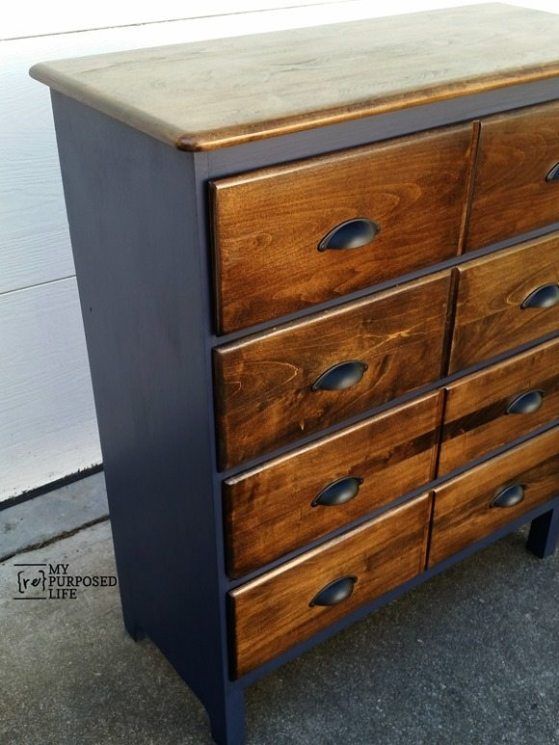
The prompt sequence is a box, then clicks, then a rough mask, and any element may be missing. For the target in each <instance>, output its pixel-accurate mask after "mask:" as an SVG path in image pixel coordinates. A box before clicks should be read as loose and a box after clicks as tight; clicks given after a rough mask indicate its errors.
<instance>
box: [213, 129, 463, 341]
mask: <svg viewBox="0 0 559 745" xmlns="http://www.w3.org/2000/svg"><path fill="white" fill-rule="evenodd" d="M470 141H471V125H463V126H459V127H451V128H445V129H441V130H438V131H435V132H431V133H427V134H423V135H416V136H413V137H405V138H400V139H397V140H391V141H388V142H384V143H380V144H377V145H372V146H368V147H361V148H355V149H352V150H348V151H345V152H341V153H336V154H334V155H329V156H325V157H320V158H312V159H309V160H305V161H299V162H296V163H291V164H288V165H285V166H279V167H273V168H267V169H264V170H259V171H253V172H251V173H246V174H243V175H240V176H234V177H231V178H225V179H220V180H218V181H214V182H213V183H212V184H211V200H212V220H213V244H214V273H215V286H216V302H217V307H216V316H217V326H218V330H219V331H220V332H221V333H227V332H230V331H234V330H236V329H240V328H244V327H246V326H251V325H253V324H256V323H260V322H262V321H266V320H269V319H272V318H277V317H279V316H283V315H285V314H287V313H291V312H294V311H297V310H300V309H302V308H305V307H308V306H310V305H312V304H314V303H320V302H323V301H326V300H329V299H331V298H334V297H337V296H340V295H344V294H346V293H349V292H353V291H355V290H358V289H360V288H362V287H367V286H369V285H373V284H376V283H378V282H382V281H384V280H387V279H389V278H392V277H397V276H399V275H402V274H405V273H406V272H410V271H412V270H414V269H418V268H421V267H425V266H428V265H429V264H434V263H437V262H439V261H442V260H444V259H448V258H450V257H452V256H454V255H455V254H456V253H457V250H458V243H459V238H460V231H461V225H462V217H463V210H464V203H465V192H466V187H467V174H468V161H469V158H468V155H469V148H470ZM357 219H359V220H361V222H353V223H349V224H348V225H346V226H345V227H344V228H343V229H342V230H340V231H339V232H337V233H335V234H334V235H331V234H332V231H334V230H335V229H336V227H338V226H340V225H341V224H343V223H347V222H348V221H356V220H357ZM329 234H330V241H329V243H328V241H326V243H328V245H329V246H330V247H329V248H328V247H326V246H325V239H326V238H327V237H328V236H329Z"/></svg>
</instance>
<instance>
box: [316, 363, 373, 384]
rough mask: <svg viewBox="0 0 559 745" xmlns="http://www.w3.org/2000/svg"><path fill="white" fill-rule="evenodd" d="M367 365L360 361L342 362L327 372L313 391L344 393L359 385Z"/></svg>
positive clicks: (321, 376)
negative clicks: (347, 389)
mask: <svg viewBox="0 0 559 745" xmlns="http://www.w3.org/2000/svg"><path fill="white" fill-rule="evenodd" d="M366 369H367V365H366V364H365V363H364V362H361V361H360V360H349V361H348V362H340V363H338V364H337V365H334V366H333V367H330V368H328V370H325V371H324V372H323V373H322V375H319V376H318V378H317V379H316V380H315V381H314V383H313V384H312V390H313V391H343V390H345V389H346V388H351V386H352V385H355V384H356V383H359V381H360V380H361V378H362V377H363V375H364V373H365V370H366Z"/></svg>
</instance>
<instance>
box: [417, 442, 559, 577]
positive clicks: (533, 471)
mask: <svg viewBox="0 0 559 745" xmlns="http://www.w3.org/2000/svg"><path fill="white" fill-rule="evenodd" d="M515 484H520V485H521V486H522V487H523V490H524V498H523V499H522V501H521V502H519V503H518V504H515V505H513V506H510V507H495V506H492V502H493V500H494V498H495V497H496V495H497V494H498V493H499V491H500V490H501V489H503V488H505V487H507V486H512V485H515ZM557 495H559V427H554V428H553V429H551V430H549V431H548V432H545V433H544V434H541V435H538V436H537V437H535V438H534V439H532V440H528V441H527V442H525V443H523V444H522V445H519V446H518V447H515V448H513V449H512V450H509V451H507V452H505V453H503V454H502V455H499V456H497V457H496V458H493V459H492V460H490V461H487V462H486V463H483V464H482V465H480V466H477V467H476V468H472V469H471V470H469V471H466V472H465V473H463V474H461V475H460V476H458V477H456V478H455V479H452V480H451V481H449V482H448V483H446V484H443V485H442V486H439V487H438V488H437V489H436V490H435V507H434V519H433V533H432V539H431V546H430V549H429V564H430V566H433V565H434V564H437V563H438V562H439V561H442V560H443V559H445V558H446V557H448V556H450V555H452V554H454V553H457V552H458V551H461V550H462V549H463V548H465V547H466V546H468V544H470V543H474V542H475V541H478V540H480V539H481V538H483V537H484V536H486V535H489V534H490V533H493V532H494V531H496V530H497V529H498V528H500V527H502V526H503V525H506V523H508V522H511V521H513V520H514V519H515V518H518V517H519V516H520V515H522V514H523V513H524V512H528V511H529V510H530V509H531V508H532V507H535V506H536V505H537V504H539V503H541V502H545V501H547V500H550V499H552V497H555V496H557Z"/></svg>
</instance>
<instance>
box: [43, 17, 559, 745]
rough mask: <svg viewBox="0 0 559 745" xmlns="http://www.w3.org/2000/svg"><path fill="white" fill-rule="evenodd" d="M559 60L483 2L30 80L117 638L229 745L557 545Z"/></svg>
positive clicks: (63, 65)
mask: <svg viewBox="0 0 559 745" xmlns="http://www.w3.org/2000/svg"><path fill="white" fill-rule="evenodd" d="M318 13H319V11H317V14H318ZM558 38H559V17H558V16H555V15H548V14H545V13H540V12H533V11H526V10H523V9H519V8H513V7H508V6H504V5H484V6H472V7H468V8H457V9H454V10H449V11H437V12H429V13H424V14H414V15H409V16H399V17H396V18H383V19H378V20H366V21H357V22H354V23H349V24H343V25H333V26H324V27H318V28H310V29H298V30H294V31H288V32H281V33H273V34H264V35H257V36H250V37H244V38H231V39H222V40H217V41H210V42H201V43H196V44H184V45H177V46H170V47H164V48H158V49H142V50H137V51H131V52H122V53H116V54H109V55H103V56H98V57H89V58H82V59H74V60H64V61H59V62H50V63H42V64H38V65H37V66H35V67H33V68H32V70H31V74H32V76H33V77H35V78H37V79H38V80H41V81H42V82H44V83H47V84H48V85H49V86H50V87H51V88H52V100H53V108H54V116H55V122H56V130H57V137H58V145H59V152H60V161H61V166H62V174H63V179H64V188H65V194H66V201H67V209H68V216H69V222H70V229H71V237H72V243H73V248H74V253H75V263H76V271H77V278H78V285H79V291H80V298H81V304H82V311H83V318H84V324H85V331H86V336H87V343H88V350H89V357H90V363H91V372H92V377H93V386H94V391H95V399H96V405H97V413H98V418H99V428H100V434H101V443H102V448H103V457H104V464H105V474H106V480H107V489H108V496H109V502H110V510H111V519H112V527H113V533H114V543H115V551H116V558H117V563H118V570H119V579H120V589H121V594H122V602H123V611H124V618H125V623H126V627H127V629H128V631H129V632H130V634H131V635H132V636H133V637H135V638H137V637H139V636H141V635H142V634H147V635H148V636H149V637H150V638H151V639H152V640H153V641H154V642H155V643H156V644H157V645H158V646H159V648H160V649H161V650H162V652H163V653H164V654H165V655H166V656H167V657H168V659H169V660H170V661H171V662H172V664H173V665H174V666H175V668H176V669H177V671H178V672H179V674H180V675H181V676H182V677H183V678H184V680H185V681H186V682H187V683H188V684H189V685H190V686H191V688H192V689H193V690H194V691H195V693H196V694H197V695H198V696H199V698H200V700H201V701H202V702H203V704H204V705H205V707H206V709H207V711H208V713H209V716H210V720H211V725H212V731H213V734H214V737H215V740H216V741H217V742H218V743H220V745H240V743H242V742H243V738H244V733H243V730H244V714H243V702H244V691H245V689H246V687H247V686H248V685H250V684H251V683H252V682H254V681H255V680H256V679H258V678H259V677H261V676H262V675H264V674H266V673H268V672H270V671H271V670H273V669H274V668H276V667H277V666H278V665H281V664H283V663H285V662H286V661H288V660H291V659H293V658H294V657H295V656H297V655H298V654H300V653H301V652H303V651H304V650H306V649H307V648H309V647H310V646H311V645H314V644H316V643H317V642H319V641H322V640H324V639H326V638H327V637H329V636H331V635H332V634H334V633H335V632H337V631H338V630H340V629H342V628H344V627H346V626H347V625H349V624H351V623H353V622H354V621H356V620H357V619H359V618H362V617H363V616H364V615H365V614H367V613H370V612H371V611H372V610H374V609H375V608H377V607H379V606H380V605H383V604H385V603H387V602H389V601H391V600H393V599H395V598H397V597H398V596H399V595H400V594H402V593H403V592H405V591H406V590H408V589H410V588H412V587H415V586H417V585H418V584H420V583H421V582H424V581H425V580H427V579H429V578H430V577H432V576H433V575H435V574H437V573H438V572H440V571H442V570H443V569H445V568H446V567H448V566H449V565H451V564H452V563H454V562H456V561H458V560H461V559H462V558H464V557H466V556H468V555H469V554H470V553H472V552H473V551H475V550H477V549H479V548H481V547H483V546H486V545H487V544H489V543H490V542H491V541H494V540H496V539H498V538H500V537H501V536H503V535H505V534H506V533H508V532H510V531H513V530H516V529H517V528H518V527H519V526H521V525H523V524H525V523H531V530H530V534H529V539H528V547H529V548H530V549H531V550H532V551H533V552H534V553H536V554H537V555H538V556H540V557H545V556H547V555H548V554H549V553H551V552H552V551H553V550H554V547H555V544H556V541H557V537H558V532H559V50H558V48H557V39H558ZM519 560H521V557H519ZM371 645H373V646H374V639H371Z"/></svg>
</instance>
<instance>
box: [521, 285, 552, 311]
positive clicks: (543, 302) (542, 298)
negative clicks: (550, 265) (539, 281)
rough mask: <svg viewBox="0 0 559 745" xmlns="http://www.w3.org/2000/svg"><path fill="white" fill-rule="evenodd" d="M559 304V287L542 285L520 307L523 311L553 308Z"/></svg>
mask: <svg viewBox="0 0 559 745" xmlns="http://www.w3.org/2000/svg"><path fill="white" fill-rule="evenodd" d="M557 303H559V285H558V284H549V285H542V286H541V287H538V288H537V289H536V290H533V291H532V292H531V293H530V294H529V295H528V296H527V297H525V298H524V300H523V301H522V305H521V306H520V307H521V308H522V309H525V308H553V306H554V305H557Z"/></svg>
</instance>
